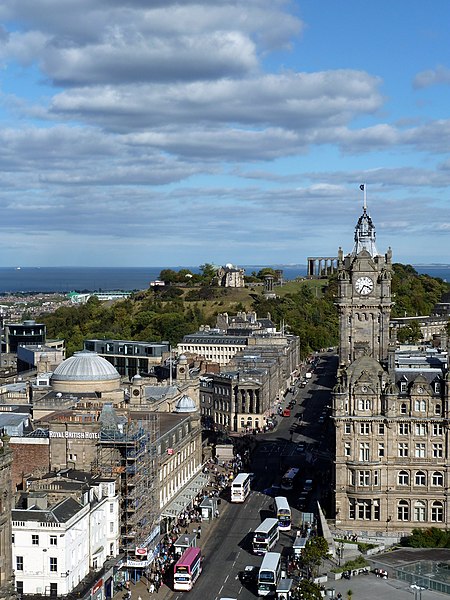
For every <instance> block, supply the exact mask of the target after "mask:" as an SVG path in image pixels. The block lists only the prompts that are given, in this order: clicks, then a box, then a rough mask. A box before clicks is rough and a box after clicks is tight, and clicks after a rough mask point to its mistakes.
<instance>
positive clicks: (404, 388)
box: [400, 381, 408, 394]
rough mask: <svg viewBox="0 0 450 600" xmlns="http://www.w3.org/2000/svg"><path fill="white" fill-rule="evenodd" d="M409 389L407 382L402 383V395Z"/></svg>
mask: <svg viewBox="0 0 450 600" xmlns="http://www.w3.org/2000/svg"><path fill="white" fill-rule="evenodd" d="M407 389H408V388H407V383H406V381H400V391H401V392H402V394H404V393H406V391H407Z"/></svg>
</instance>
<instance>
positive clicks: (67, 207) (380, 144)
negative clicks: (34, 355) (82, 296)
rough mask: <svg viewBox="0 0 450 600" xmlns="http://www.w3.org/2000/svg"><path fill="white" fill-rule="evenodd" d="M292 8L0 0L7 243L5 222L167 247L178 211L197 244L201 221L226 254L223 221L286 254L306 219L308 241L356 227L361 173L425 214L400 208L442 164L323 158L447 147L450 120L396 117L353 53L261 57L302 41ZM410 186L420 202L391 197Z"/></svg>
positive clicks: (424, 82) (424, 208) (262, 0)
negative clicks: (285, 62)
mask: <svg viewBox="0 0 450 600" xmlns="http://www.w3.org/2000/svg"><path fill="white" fill-rule="evenodd" d="M297 9H298V6H297V4H296V3H294V2H290V1H289V0H246V2H242V0H214V2H211V0H152V1H151V2H149V1H148V0H65V1H64V2H61V0H4V1H3V2H2V3H1V5H0V19H1V21H2V22H3V23H4V25H3V27H2V28H1V29H0V61H1V65H2V67H3V68H4V74H5V75H6V79H7V80H6V79H5V82H4V83H2V87H3V90H4V91H3V96H2V105H1V106H0V110H2V111H3V112H1V113H0V117H1V118H2V122H3V123H7V124H8V125H7V126H6V127H4V128H3V129H0V179H1V183H2V187H1V190H2V191H1V196H2V220H1V221H0V230H1V231H2V235H4V236H8V237H7V239H8V241H9V243H10V246H11V248H18V247H19V245H17V243H16V242H15V240H14V239H13V238H12V237H11V236H12V233H11V232H14V234H16V233H17V234H20V233H21V232H22V231H30V230H31V231H42V232H47V233H48V234H49V239H58V235H59V236H60V238H59V239H65V236H66V237H67V239H70V240H76V239H77V237H76V236H77V235H78V236H82V237H83V239H84V242H85V244H86V247H94V243H95V240H96V239H98V238H101V239H102V240H103V241H104V243H105V244H114V240H116V243H117V245H118V246H119V245H122V244H123V242H122V240H124V239H125V240H128V241H129V242H130V243H131V242H132V241H133V242H136V240H139V243H140V244H141V245H142V247H145V248H147V249H151V248H152V247H153V248H160V247H164V248H169V247H173V246H174V245H176V243H177V240H178V239H179V228H180V223H182V225H183V228H184V231H185V233H184V234H183V243H184V244H186V245H189V246H190V247H195V248H196V249H198V253H199V255H201V252H202V251H203V243H204V241H205V240H209V239H211V237H213V239H214V247H215V248H220V249H222V250H223V251H224V252H226V251H227V249H229V246H230V231H231V232H233V236H234V239H235V244H236V249H237V250H241V251H242V252H250V251H252V248H253V249H254V250H253V251H254V255H255V258H256V255H257V253H258V252H259V251H261V250H264V251H266V250H267V249H270V251H271V252H273V253H274V254H276V253H278V256H277V259H276V260H282V254H283V252H285V251H286V249H287V248H289V247H291V248H292V247H293V245H295V244H296V243H297V242H298V228H301V229H302V232H303V233H302V238H304V239H307V240H308V244H309V245H310V246H311V248H310V249H311V252H314V251H317V252H320V249H319V247H318V245H319V243H322V242H319V241H318V240H319V237H318V236H320V235H322V240H323V239H326V240H328V239H329V238H330V233H329V232H330V231H331V230H333V231H334V230H335V229H336V227H335V224H336V223H337V222H338V220H339V219H347V220H348V221H349V223H350V229H351V228H352V226H353V223H354V216H355V215H354V213H355V211H354V207H352V208H349V189H350V190H353V189H355V192H356V194H355V195H356V196H357V195H358V191H357V185H359V183H360V182H361V181H367V182H368V183H369V184H370V189H372V190H373V192H374V193H376V194H377V196H378V199H379V202H380V207H381V209H382V210H386V211H387V212H388V214H389V215H390V216H392V222H396V223H400V222H401V223H402V227H404V228H405V229H410V230H412V228H415V229H414V231H417V228H419V230H422V229H421V227H422V226H421V225H418V224H417V223H418V221H417V220H414V219H412V218H411V219H409V218H408V217H405V206H406V205H407V200H408V202H410V204H408V206H414V209H416V208H417V211H418V212H417V214H418V215H419V216H422V217H424V218H425V217H426V216H427V215H428V216H429V215H430V214H434V213H435V212H436V211H434V212H433V211H432V210H431V209H433V208H434V206H433V202H432V200H431V199H430V198H429V197H428V195H427V194H428V192H429V190H432V189H438V188H443V187H445V186H448V185H450V168H449V166H448V164H447V163H445V162H441V163H440V164H439V167H438V168H434V169H433V168H432V167H431V166H430V165H426V166H425V165H424V164H422V163H421V162H420V161H419V163H420V164H417V162H416V164H413V165H411V166H409V167H404V168H402V169H399V168H395V167H390V168H388V167H386V166H384V167H382V168H378V169H373V170H370V171H363V170H362V169H361V170H359V171H357V170H354V169H353V167H352V168H351V169H347V170H339V171H338V170H337V169H336V170H332V167H331V166H329V165H328V158H329V157H330V156H331V155H332V154H334V153H336V154H338V153H339V152H340V153H341V155H342V156H344V157H345V160H348V157H349V156H351V157H352V159H353V157H355V156H356V157H357V158H358V159H359V158H360V157H361V156H363V155H369V156H370V157H371V158H372V157H373V158H374V162H375V163H376V164H378V158H379V154H378V153H380V152H382V151H386V150H388V151H389V152H391V153H392V154H393V153H394V152H402V153H412V152H420V153H421V156H424V155H427V156H428V157H429V156H439V155H440V154H445V155H446V153H447V152H448V147H449V144H450V120H437V119H435V120H433V119H431V118H428V119H425V117H424V116H422V115H420V116H419V117H417V116H416V115H412V116H410V115H404V118H403V119H402V120H400V119H397V120H396V121H395V122H393V121H390V119H389V113H388V112H387V110H388V107H387V105H386V97H385V96H384V95H383V94H384V93H385V90H384V85H385V82H384V81H383V79H382V78H381V77H380V76H377V75H375V74H373V73H370V72H367V71H364V70H363V69H362V68H359V69H357V68H329V66H328V65H329V64H331V63H330V62H327V61H325V60H324V61H321V64H323V65H326V66H324V67H323V68H322V69H321V70H313V69H308V65H307V64H303V62H302V59H303V57H302V54H301V52H299V53H298V61H297V62H295V61H292V62H291V63H289V68H281V66H280V65H278V66H277V67H275V66H274V64H275V63H276V60H275V63H272V62H271V57H273V56H279V55H280V54H282V53H286V54H284V56H288V54H287V53H288V51H289V48H290V47H291V46H292V45H293V44H296V43H297V44H298V43H301V40H302V37H301V36H302V33H303V29H304V26H305V24H304V23H303V22H302V20H301V19H300V18H299V16H298V14H297V12H296V11H297ZM274 50H276V51H277V54H273V51H274ZM280 51H281V52H280ZM360 64H361V63H360ZM17 65H20V71H18V70H16V69H17ZM299 65H301V67H300V66H299ZM448 73H449V71H448V69H446V68H445V67H438V68H436V69H434V70H432V71H427V72H423V73H419V74H418V75H417V76H416V79H415V81H414V85H415V87H416V88H421V87H426V86H430V85H433V84H435V83H448V81H449V75H448ZM319 149H320V150H322V149H325V156H326V157H327V158H326V160H323V158H318V157H320V156H321V155H320V154H318V150H319ZM330 149H332V152H330ZM327 153H328V154H327ZM303 159H305V163H304V164H302V163H301V161H302V160H303ZM333 159H334V157H333ZM283 160H286V164H287V165H288V167H287V168H286V169H284V170H282V169H279V164H280V162H281V161H283ZM313 163H316V164H317V165H318V166H317V171H314V169H313V167H312V166H311V165H312V164H313ZM200 181H201V182H202V184H203V185H201V184H200V183H199V182H200ZM406 186H407V187H408V189H409V190H410V193H411V194H412V195H413V196H414V198H413V199H412V200H411V199H410V198H408V199H404V198H400V197H399V194H400V189H401V188H402V187H406ZM424 190H426V191H427V193H425V192H424ZM388 191H389V192H390V193H393V194H394V195H395V194H397V197H396V200H398V203H397V204H396V203H395V202H393V200H392V198H390V197H388ZM419 196H420V198H419ZM275 213H276V215H277V218H276V219H275V218H274V214H275ZM315 214H320V216H321V218H320V220H319V222H318V223H316V224H315V227H314V228H309V227H308V224H309V223H310V219H311V215H315ZM18 215H19V218H18ZM174 215H175V216H176V218H174ZM440 216H443V212H442V211H441V212H440ZM449 220H450V217H448V214H447V215H446V216H445V219H444V221H445V222H449ZM386 221H390V219H389V220H388V219H386ZM293 223H296V226H295V227H293ZM80 224H82V227H80ZM149 224H151V230H152V236H150V237H149V235H148V232H149ZM386 227H390V226H389V224H387V225H386ZM274 233H276V234H277V235H272V236H271V234H274ZM50 234H51V235H50ZM199 238H200V239H199ZM316 238H317V241H316ZM40 239H41V240H44V239H45V234H43V236H42V238H40ZM42 243H44V242H42ZM152 244H154V246H152ZM314 244H317V248H316V250H314ZM337 245H338V243H337V240H336V243H333V246H332V247H333V248H334V247H335V246H336V247H337ZM111 248H112V246H111ZM290 258H291V259H294V257H290ZM298 259H299V260H301V256H299V257H298ZM204 260H205V257H204V256H203V257H201V258H200V262H204ZM21 262H22V261H21ZM200 262H199V264H200Z"/></svg>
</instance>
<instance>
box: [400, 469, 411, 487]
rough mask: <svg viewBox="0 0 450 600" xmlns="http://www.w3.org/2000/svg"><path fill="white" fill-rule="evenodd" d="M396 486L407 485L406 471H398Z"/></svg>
mask: <svg viewBox="0 0 450 600" xmlns="http://www.w3.org/2000/svg"><path fill="white" fill-rule="evenodd" d="M398 485H409V473H408V471H399V472H398Z"/></svg>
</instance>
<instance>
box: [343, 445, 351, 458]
mask: <svg viewBox="0 0 450 600" xmlns="http://www.w3.org/2000/svg"><path fill="white" fill-rule="evenodd" d="M351 454H352V445H351V444H350V442H345V444H344V455H345V456H351Z"/></svg>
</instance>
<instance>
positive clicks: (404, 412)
mask: <svg viewBox="0 0 450 600" xmlns="http://www.w3.org/2000/svg"><path fill="white" fill-rule="evenodd" d="M406 411H407V406H406V404H405V403H404V402H402V404H400V413H401V414H402V415H406Z"/></svg>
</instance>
